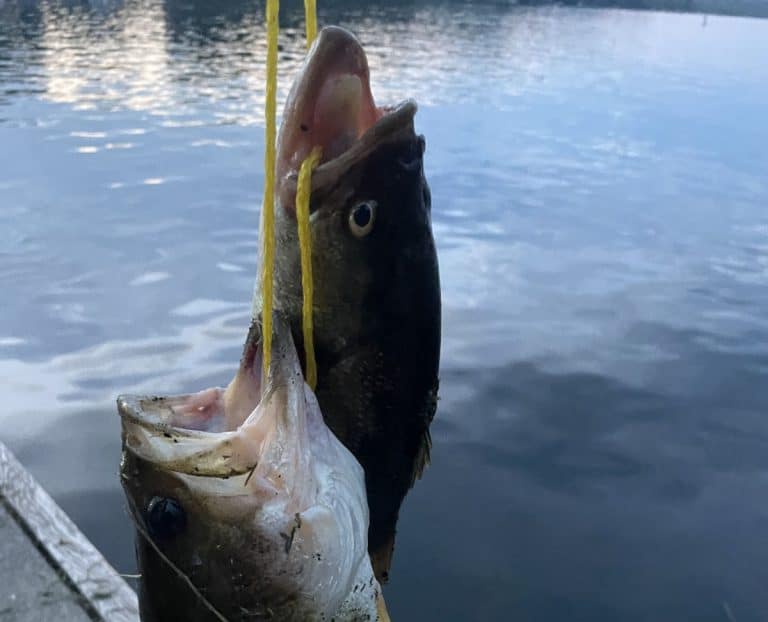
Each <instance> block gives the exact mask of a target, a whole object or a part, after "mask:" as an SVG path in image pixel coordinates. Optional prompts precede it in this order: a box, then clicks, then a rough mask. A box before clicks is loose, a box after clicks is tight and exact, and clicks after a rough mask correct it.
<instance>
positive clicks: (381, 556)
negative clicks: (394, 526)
mask: <svg viewBox="0 0 768 622" xmlns="http://www.w3.org/2000/svg"><path fill="white" fill-rule="evenodd" d="M394 552H395V533H394V531H393V532H392V535H390V536H389V537H388V538H387V539H386V540H385V541H384V542H383V543H382V544H381V545H379V546H378V547H376V548H375V549H373V550H371V551H369V554H370V557H371V566H373V573H374V574H375V575H376V579H377V580H378V582H379V583H381V584H382V585H384V584H385V583H386V582H387V581H389V567H390V566H391V565H392V554H393V553H394Z"/></svg>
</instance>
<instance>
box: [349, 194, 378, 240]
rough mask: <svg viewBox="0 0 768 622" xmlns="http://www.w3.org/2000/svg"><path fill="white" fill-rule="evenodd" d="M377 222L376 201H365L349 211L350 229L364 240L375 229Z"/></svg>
mask: <svg viewBox="0 0 768 622" xmlns="http://www.w3.org/2000/svg"><path fill="white" fill-rule="evenodd" d="M375 220H376V201H363V202H362V203H358V204H357V205H355V206H354V207H353V208H352V209H351V210H350V211H349V229H350V230H351V231H352V234H353V235H354V236H355V237H358V238H362V237H365V236H366V235H368V234H369V233H370V232H371V230H372V229H373V222H374V221H375Z"/></svg>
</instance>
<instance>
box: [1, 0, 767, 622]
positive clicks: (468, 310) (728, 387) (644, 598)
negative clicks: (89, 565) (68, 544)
mask: <svg viewBox="0 0 768 622" xmlns="http://www.w3.org/2000/svg"><path fill="white" fill-rule="evenodd" d="M319 4H320V9H321V10H320V19H321V21H322V22H323V23H339V24H342V25H345V26H347V27H349V28H351V29H353V30H354V31H355V32H356V33H358V35H359V36H360V37H361V39H362V40H363V42H364V44H365V45H366V47H367V49H368V51H369V54H370V63H371V67H372V77H373V86H374V92H375V94H376V95H377V97H378V99H379V100H380V101H381V102H393V101H396V100H399V99H402V98H404V97H406V96H411V97H415V98H416V99H417V100H418V101H419V102H420V104H421V109H420V112H419V114H418V116H417V123H418V128H419V130H420V131H422V132H423V133H424V134H425V135H426V137H427V144H428V151H427V160H426V167H427V174H428V177H429V179H430V181H431V184H432V192H433V203H434V208H433V209H434V212H433V213H434V221H435V235H436V238H437V242H438V247H439V254H440V261H441V270H442V281H443V297H444V298H443V299H444V304H445V316H444V342H443V348H444V356H443V359H442V400H441V402H440V410H439V413H438V416H437V419H436V421H435V424H434V428H433V433H434V440H435V448H434V461H433V465H432V467H431V468H430V469H429V470H428V472H427V474H426V477H425V479H424V480H423V481H422V482H421V483H420V484H419V485H418V486H417V487H416V489H415V490H414V492H413V493H412V494H411V495H410V497H409V499H408V500H407V503H406V505H405V508H404V511H403V515H402V519H401V522H400V535H399V539H398V551H397V555H396V557H395V566H394V572H393V579H392V582H391V584H390V586H389V588H388V592H387V596H388V600H389V602H390V607H391V610H392V613H393V618H394V619H395V620H400V621H403V620H443V621H447V620H451V621H453V620H457V621H458V620H508V619H509V620H521V621H524V620H532V621H533V620H535V621H539V620H546V621H561V620H566V619H567V620H571V621H575V620H589V621H592V622H594V621H597V620H606V621H617V620H622V621H623V620H649V621H650V620H653V621H659V620H670V621H680V620H696V621H709V620H713V621H714V620H721V621H726V622H727V621H729V620H737V621H738V622H745V621H758V620H766V619H768V590H766V585H768V494H766V490H767V489H768V420H767V419H766V417H767V416H768V317H767V315H766V310H767V309H768V123H767V122H766V111H767V110H768V105H767V104H768V21H757V20H749V19H732V18H712V17H710V18H704V17H702V16H684V15H672V14H661V13H635V12H623V11H593V10H578V9H558V8H544V9H524V8H516V7H510V6H507V3H497V4H493V3H477V4H469V3H456V2H432V3H429V2H404V3H396V4H394V5H393V4H391V3H387V2H376V3H371V5H370V6H368V7H361V6H359V3H353V2H349V3H342V2H336V3H334V2H330V1H327V2H320V3H319ZM214 7H215V8H214ZM283 14H284V24H283V25H284V30H283V33H282V35H281V37H282V64H281V80H282V89H281V97H283V96H284V95H285V92H286V90H287V87H288V84H289V80H290V77H291V75H292V72H293V71H294V70H295V68H296V67H297V64H298V63H299V62H300V59H301V56H302V53H303V50H302V46H303V39H302V23H301V21H300V19H301V15H302V13H301V7H300V6H299V4H298V3H294V4H290V3H289V4H287V5H286V4H285V3H283ZM263 64H264V30H263V11H262V7H261V4H260V3H249V2H236V1H228V2H224V3H215V4H214V3H206V2H202V1H200V2H182V1H175V0H168V1H166V2H161V1H159V0H140V1H133V0H130V1H126V2H124V3H114V2H111V1H106V2H97V1H94V2H92V3H91V4H88V3H86V2H81V3H73V4H61V3H55V2H51V3H40V4H38V3H34V2H21V3H15V2H10V3H8V2H7V1H5V0H0V158H1V159H0V292H2V296H1V297H0V391H2V395H3V408H2V410H0V430H2V432H1V433H0V436H1V437H2V439H3V440H4V441H5V442H7V443H9V444H10V445H11V447H12V448H13V449H14V450H15V451H16V452H17V453H18V455H19V456H20V458H21V459H22V460H23V461H24V462H25V463H26V464H27V465H28V466H29V467H30V469H31V470H32V471H33V472H34V474H35V475H36V476H37V477H39V479H40V480H41V481H42V483H43V484H44V485H45V486H46V487H47V488H48V489H49V490H50V491H51V492H52V493H53V494H54V496H55V497H56V499H57V500H58V501H59V502H60V503H61V504H62V506H63V507H64V508H65V509H66V510H67V511H68V512H69V513H70V514H71V515H72V516H73V517H74V519H75V520H76V522H78V524H79V525H80V526H81V527H82V528H83V529H84V531H85V533H86V534H87V535H88V536H89V537H90V538H92V539H93V541H94V542H95V543H96V544H97V545H98V546H99V547H100V548H101V549H102V550H103V551H104V552H105V554H106V555H107V556H108V558H109V559H110V560H111V562H112V563H113V564H114V565H115V566H116V567H117V568H118V569H119V570H120V571H122V572H131V571H132V570H133V569H134V562H133V550H132V541H131V539H132V533H131V530H130V528H129V523H128V520H127V518H126V515H125V512H124V510H123V505H122V494H121V492H120V489H119V485H118V479H117V462H118V459H119V429H118V419H117V416H116V414H115V407H114V398H115V396H116V394H117V393H119V392H143V391H150V392H151V391H166V392H182V391H191V390H197V389H199V388H201V387H203V386H206V385H210V384H223V383H226V382H227V381H228V380H229V378H230V377H231V375H232V374H233V372H234V369H235V366H236V364H237V361H238V358H239V354H240V346H241V343H242V339H243V337H244V335H245V329H246V326H247V323H248V317H249V301H250V295H251V288H252V285H253V281H254V275H255V260H256V228H257V222H258V206H259V202H260V197H261V187H262V173H261V171H262V160H261V158H262V151H263V127H262V117H261V114H262V107H263V85H264V75H263Z"/></svg>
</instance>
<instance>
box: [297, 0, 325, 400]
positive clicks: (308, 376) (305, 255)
mask: <svg viewBox="0 0 768 622" xmlns="http://www.w3.org/2000/svg"><path fill="white" fill-rule="evenodd" d="M304 17H305V21H306V24H307V49H309V48H310V47H311V46H312V42H313V41H314V40H315V37H316V36H317V7H316V3H315V0H304ZM321 155H322V149H321V148H320V147H315V148H314V149H313V150H312V153H310V154H309V156H308V157H307V158H306V159H305V160H304V162H302V163H301V168H300V169H299V179H298V181H297V185H296V220H297V221H298V225H299V250H300V252H301V289H302V291H303V294H304V298H303V301H302V306H301V320H302V331H303V334H304V358H305V359H306V370H305V373H304V378H305V380H306V382H307V384H308V385H309V386H310V388H311V389H312V390H313V391H314V390H315V387H316V386H317V362H316V361H315V341H314V336H313V322H312V309H313V306H312V298H313V285H314V284H313V281H312V236H311V234H310V230H309V197H310V195H311V194H312V169H314V168H315V167H316V166H317V165H318V164H319V163H320V157H321Z"/></svg>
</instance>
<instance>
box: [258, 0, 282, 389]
mask: <svg viewBox="0 0 768 622" xmlns="http://www.w3.org/2000/svg"><path fill="white" fill-rule="evenodd" d="M279 11H280V2H279V0H267V93H266V102H265V104H264V117H265V121H266V126H267V129H266V137H265V139H264V142H265V145H264V200H263V202H262V208H261V209H262V210H264V215H263V217H262V219H261V226H262V227H263V230H262V238H263V240H264V242H263V243H264V253H263V256H262V264H261V285H262V309H261V320H262V323H263V326H262V336H263V337H264V355H263V362H262V369H263V370H264V374H265V377H266V374H267V373H268V372H269V365H270V363H271V362H272V299H273V289H274V281H273V273H274V269H275V138H276V134H277V122H276V109H277V31H278V29H279V27H280V26H279V24H278V21H277V16H278V13H279Z"/></svg>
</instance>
